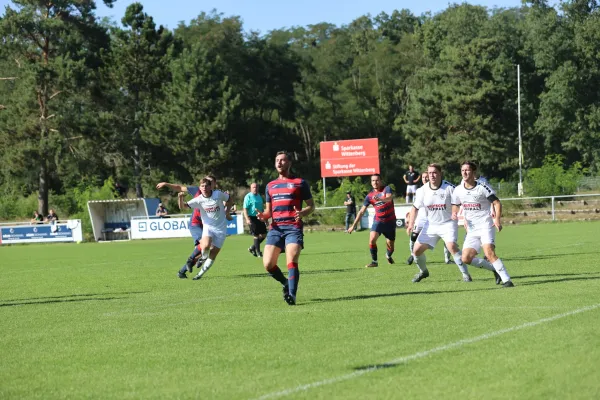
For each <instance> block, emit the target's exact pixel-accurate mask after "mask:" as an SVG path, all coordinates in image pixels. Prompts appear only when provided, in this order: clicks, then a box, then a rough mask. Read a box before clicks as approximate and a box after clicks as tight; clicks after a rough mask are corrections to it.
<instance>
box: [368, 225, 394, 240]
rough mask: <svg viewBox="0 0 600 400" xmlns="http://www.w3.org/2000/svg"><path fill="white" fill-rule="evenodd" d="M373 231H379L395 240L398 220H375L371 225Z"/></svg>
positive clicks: (389, 238) (387, 237)
mask: <svg viewBox="0 0 600 400" xmlns="http://www.w3.org/2000/svg"><path fill="white" fill-rule="evenodd" d="M371 232H377V233H380V234H382V235H383V236H385V238H386V239H388V240H391V241H395V240H396V221H392V222H379V221H373V225H372V226H371Z"/></svg>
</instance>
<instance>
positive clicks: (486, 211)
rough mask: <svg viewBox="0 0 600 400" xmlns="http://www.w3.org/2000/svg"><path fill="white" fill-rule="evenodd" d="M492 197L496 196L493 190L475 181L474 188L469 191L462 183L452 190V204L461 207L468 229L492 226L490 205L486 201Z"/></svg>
mask: <svg viewBox="0 0 600 400" xmlns="http://www.w3.org/2000/svg"><path fill="white" fill-rule="evenodd" d="M492 195H496V192H495V191H494V189H492V188H491V187H490V186H489V185H487V184H486V183H483V182H480V181H476V182H475V187H474V188H471V189H467V188H466V187H465V182H464V181H463V182H461V183H460V185H459V186H457V187H456V189H454V193H453V194H452V204H455V205H457V206H458V205H462V208H463V212H464V217H465V219H466V220H467V224H468V226H469V229H478V228H491V227H493V226H494V221H493V220H492V216H491V207H492V203H491V202H490V201H489V200H488V197H490V196H492Z"/></svg>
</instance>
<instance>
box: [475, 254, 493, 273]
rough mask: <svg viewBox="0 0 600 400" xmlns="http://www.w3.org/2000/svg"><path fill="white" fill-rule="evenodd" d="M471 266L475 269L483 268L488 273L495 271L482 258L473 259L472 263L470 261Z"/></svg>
mask: <svg viewBox="0 0 600 400" xmlns="http://www.w3.org/2000/svg"><path fill="white" fill-rule="evenodd" d="M471 265H472V266H474V267H477V268H485V269H487V270H489V271H495V270H496V268H494V266H493V265H492V264H490V262H489V261H486V260H484V259H482V258H477V257H473V261H471Z"/></svg>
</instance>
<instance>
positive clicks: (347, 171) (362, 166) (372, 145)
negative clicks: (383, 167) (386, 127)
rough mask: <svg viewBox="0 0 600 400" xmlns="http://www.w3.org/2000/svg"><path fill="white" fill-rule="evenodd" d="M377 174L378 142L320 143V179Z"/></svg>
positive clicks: (373, 140) (357, 140) (375, 140)
mask: <svg viewBox="0 0 600 400" xmlns="http://www.w3.org/2000/svg"><path fill="white" fill-rule="evenodd" d="M378 173H379V140H378V139H377V138H373V139H356V140H338V141H335V142H321V177H323V178H331V177H336V176H357V175H371V174H378Z"/></svg>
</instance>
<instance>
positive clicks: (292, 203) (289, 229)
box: [256, 151, 315, 305]
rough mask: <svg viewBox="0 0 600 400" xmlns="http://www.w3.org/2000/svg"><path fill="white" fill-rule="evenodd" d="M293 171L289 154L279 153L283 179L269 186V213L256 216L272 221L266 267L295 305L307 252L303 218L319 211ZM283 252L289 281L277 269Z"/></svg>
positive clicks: (278, 160) (287, 298)
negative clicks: (303, 254)
mask: <svg viewBox="0 0 600 400" xmlns="http://www.w3.org/2000/svg"><path fill="white" fill-rule="evenodd" d="M291 167H292V159H291V156H290V155H289V154H288V153H287V152H285V151H280V152H278V153H277V156H276V157H275V169H276V170H277V172H278V173H279V176H278V177H277V179H275V180H273V181H271V182H269V183H268V184H267V188H266V195H265V211H264V212H261V211H259V210H256V215H257V216H258V218H259V219H261V220H263V221H267V220H268V219H269V218H271V219H272V222H271V229H270V230H269V233H268V234H267V242H266V244H265V248H264V250H263V264H264V266H265V269H266V270H267V272H268V273H269V275H270V276H271V277H272V278H273V279H275V280H276V281H278V282H279V283H281V284H282V286H283V299H284V300H285V302H286V303H288V304H289V305H294V304H296V294H297V291H298V282H299V281H300V271H299V269H298V261H299V259H300V252H301V251H302V249H303V248H304V232H303V229H302V227H303V224H302V217H305V216H307V215H309V214H310V213H312V212H313V211H314V210H315V203H314V201H313V198H312V194H311V193H310V187H309V186H308V183H307V182H306V181H305V180H304V179H302V178H297V177H295V176H293V175H292V173H291ZM302 202H304V203H306V207H304V208H302ZM282 251H284V252H285V258H286V263H287V268H288V278H287V279H286V278H285V276H284V275H283V272H281V269H279V267H278V266H277V259H278V258H279V255H280V254H281V252H282Z"/></svg>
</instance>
